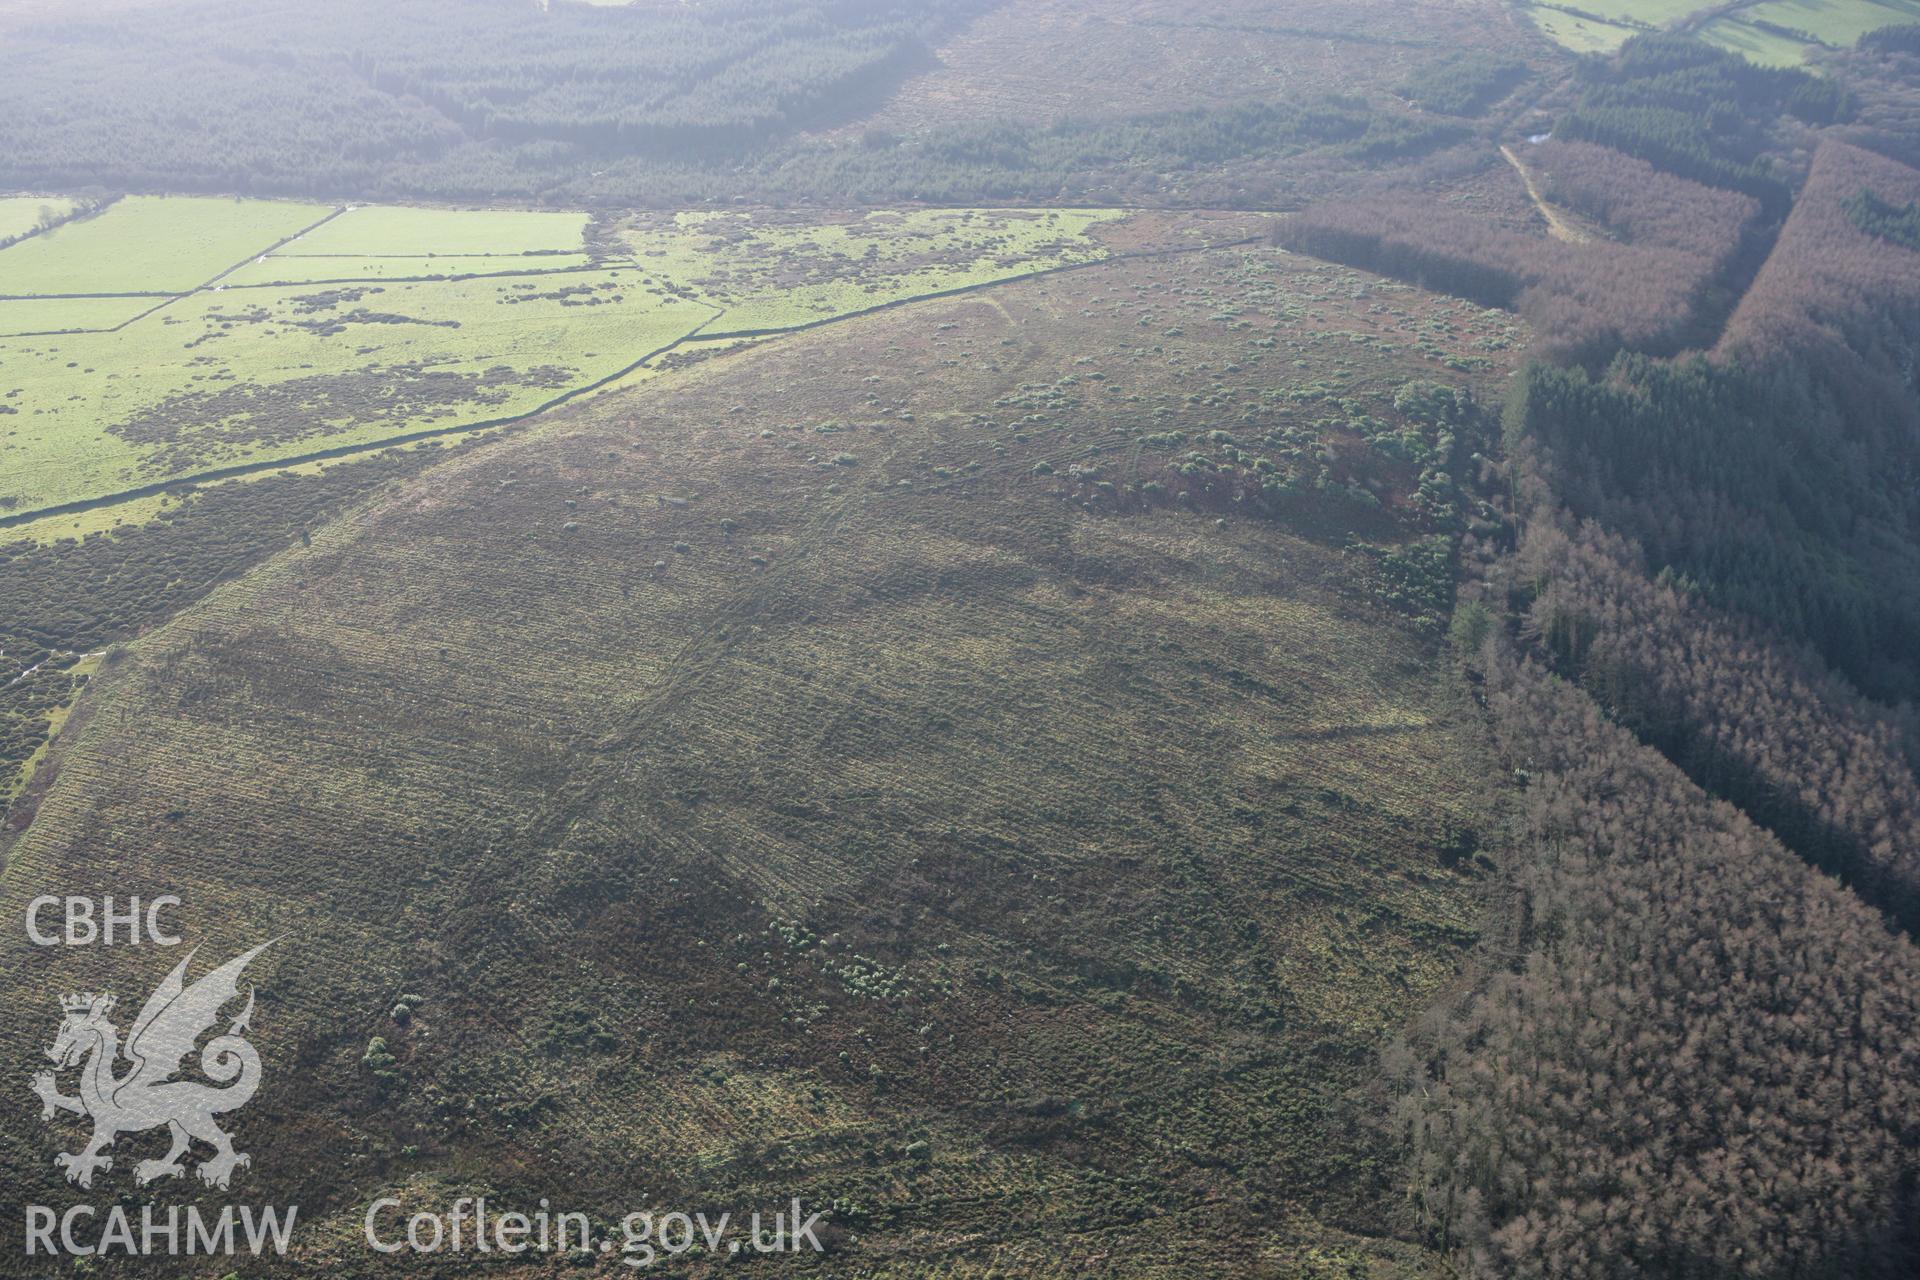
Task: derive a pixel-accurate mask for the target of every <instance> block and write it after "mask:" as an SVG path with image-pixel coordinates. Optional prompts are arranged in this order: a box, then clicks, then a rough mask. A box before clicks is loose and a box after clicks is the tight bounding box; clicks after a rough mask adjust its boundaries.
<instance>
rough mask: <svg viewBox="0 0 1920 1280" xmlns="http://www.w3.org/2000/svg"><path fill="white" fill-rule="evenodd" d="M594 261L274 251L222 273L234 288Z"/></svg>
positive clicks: (565, 267) (580, 265) (503, 271)
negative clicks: (323, 255)
mask: <svg viewBox="0 0 1920 1280" xmlns="http://www.w3.org/2000/svg"><path fill="white" fill-rule="evenodd" d="M592 264H593V260H592V259H591V258H589V257H588V256H587V255H586V254H584V253H551V254H461V255H459V256H457V257H376V258H354V257H344V256H343V257H332V256H327V257H309V256H300V255H281V254H273V255H271V256H269V257H262V258H257V259H255V260H254V261H252V262H249V263H248V264H247V265H246V266H244V267H241V268H240V269H239V270H238V271H236V272H234V273H233V274H232V275H230V276H227V277H225V278H224V279H222V280H221V283H222V284H224V285H227V286H228V287H230V288H246V287H252V286H257V285H271V284H311V283H314V282H332V281H347V280H448V279H458V278H463V277H468V276H504V275H530V274H537V273H545V272H556V271H579V270H584V269H585V268H587V267H590V266H591V265H592Z"/></svg>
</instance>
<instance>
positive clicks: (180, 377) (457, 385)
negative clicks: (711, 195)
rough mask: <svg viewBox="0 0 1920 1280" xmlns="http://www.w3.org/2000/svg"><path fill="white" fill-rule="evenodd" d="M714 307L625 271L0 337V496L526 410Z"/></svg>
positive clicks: (241, 300) (19, 499) (189, 312)
mask: <svg viewBox="0 0 1920 1280" xmlns="http://www.w3.org/2000/svg"><path fill="white" fill-rule="evenodd" d="M711 315H712V311H711V309H709V308H707V307H704V306H701V305H699V304H697V303H692V302H687V301H684V300H681V299H678V298H674V297H671V296H668V295H667V294H666V293H665V292H664V291H663V290H659V289H655V290H648V289H647V288H645V287H644V286H643V285H642V284H641V277H640V275H639V273H637V272H635V271H633V270H630V269H629V270H625V271H621V270H608V271H600V272H590V273H580V274H569V275H566V276H561V277H557V278H555V279H554V280H549V279H548V278H546V277H532V278H525V277H517V278H514V277H510V278H507V279H476V280H464V281H443V282H432V283H418V284H386V285H382V284H372V283H370V284H360V285H329V286H292V287H288V288H283V289H218V290H207V291H204V292H201V293H196V294H192V295H190V296H188V297H186V298H182V299H180V300H178V301H176V302H174V303H172V304H170V305H169V306H167V307H164V308H162V309H161V310H159V311H156V312H154V313H153V314H151V315H149V316H147V317H146V318H145V319H143V320H141V321H139V322H137V323H136V324H133V325H129V326H128V327H127V328H125V329H123V330H121V331H120V332H118V333H112V334H81V335H73V336H67V337H59V338H42V339H21V340H15V341H11V342H8V343H6V344H5V345H4V346H0V371H4V377H5V381H6V383H7V386H8V388H9V395H8V397H7V399H6V400H5V401H4V402H0V403H5V404H6V405H7V406H8V407H9V408H11V409H12V410H13V413H12V414H10V415H6V416H0V476H4V480H0V499H12V500H13V501H14V503H15V504H16V505H18V506H19V507H22V508H26V509H36V508H40V507H45V506H52V505H57V504H59V503H63V502H70V501H74V500H77V499H81V498H86V497H91V496H95V495H98V494H102V493H111V492H115V491H118V490H123V489H129V488H134V487H137V486H139V485H140V484H142V483H146V482H150V481H152V480H156V479H163V478H165V477H167V476H171V475H182V474H191V473H194V472H198V471H204V470H210V469H213V468H217V467H223V466H229V465H233V464H236V463H242V462H246V461H250V460H253V459H256V458H272V457H277V456H293V455H297V454H299V453H302V452H305V451H308V450H311V449H314V448H322V447H331V446H334V445H340V444H348V443H354V442H358V441H363V440H370V439H378V438H382V437H386V436H394V435H399V434H402V433H404V432H407V431H412V430H419V429H421V428H425V427H436V426H444V425H453V424H456V423H459V422H470V421H481V420H487V419H493V418H499V417H505V416H509V415H513V414H518V413H524V412H526V411H528V410H530V409H533V408H537V407H538V406H540V405H542V404H545V403H547V402H549V401H552V400H554V399H557V398H558V397H560V396H561V395H563V394H564V393H565V392H567V391H570V390H574V389H577V388H580V387H582V386H585V385H587V384H589V383H592V382H595V381H598V380H599V379H602V378H605V377H607V376H609V375H611V374H614V373H616V372H618V371H619V370H621V369H623V368H625V367H626V366H627V365H629V364H632V363H633V362H634V361H635V360H637V359H639V358H640V357H641V356H642V355H644V354H646V353H647V352H649V351H652V350H655V349H657V348H660V347H663V346H666V345H667V344H669V343H671V342H672V341H673V340H674V339H676V338H678V337H681V336H682V335H684V334H686V333H687V332H689V331H690V330H692V329H694V328H695V327H697V326H698V325H699V324H700V323H701V322H702V321H704V320H706V319H708V318H709V317H710V316H711Z"/></svg>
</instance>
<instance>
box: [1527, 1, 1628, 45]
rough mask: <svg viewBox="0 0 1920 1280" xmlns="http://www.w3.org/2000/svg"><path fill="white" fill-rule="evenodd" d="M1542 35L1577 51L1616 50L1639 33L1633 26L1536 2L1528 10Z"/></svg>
mask: <svg viewBox="0 0 1920 1280" xmlns="http://www.w3.org/2000/svg"><path fill="white" fill-rule="evenodd" d="M1527 13H1528V15H1529V16H1530V17H1532V19H1533V25H1534V26H1536V27H1538V28H1540V32H1541V34H1542V35H1544V36H1546V37H1547V38H1548V39H1549V40H1552V41H1553V42H1554V43H1555V44H1558V45H1560V46H1561V47H1562V48H1565V49H1571V50H1572V51H1573V52H1575V53H1612V52H1613V51H1614V50H1615V49H1618V48H1619V47H1620V46H1621V45H1623V44H1625V43H1626V42H1627V41H1628V40H1629V39H1630V38H1632V36H1633V35H1634V34H1635V29H1634V28H1632V27H1622V26H1616V25H1614V24H1613V23H1610V22H1595V21H1593V20H1592V19H1590V18H1583V17H1580V16H1579V15H1577V14H1572V13H1566V12H1564V11H1562V10H1559V9H1549V8H1545V7H1543V6H1541V5H1535V6H1533V7H1532V8H1531V9H1529V10H1528V11H1527Z"/></svg>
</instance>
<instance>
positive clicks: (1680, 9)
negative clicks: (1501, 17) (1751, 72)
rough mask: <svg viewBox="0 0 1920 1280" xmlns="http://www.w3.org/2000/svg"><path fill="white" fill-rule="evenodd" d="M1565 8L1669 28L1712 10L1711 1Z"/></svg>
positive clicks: (1597, 0) (1643, 0)
mask: <svg viewBox="0 0 1920 1280" xmlns="http://www.w3.org/2000/svg"><path fill="white" fill-rule="evenodd" d="M1535 7H1536V8H1543V7H1545V6H1540V5H1536V6H1535ZM1566 7H1567V8H1569V9H1578V10H1580V11H1581V12H1582V13H1590V14H1592V15H1593V16H1594V17H1596V18H1605V19H1606V20H1607V21H1608V22H1616V23H1619V24H1621V25H1623V26H1636V27H1666V26H1671V25H1672V24H1673V23H1676V22H1678V21H1680V19H1682V18H1684V17H1686V16H1687V15H1688V14H1691V13H1698V12H1699V11H1700V10H1702V9H1705V8H1709V7H1710V0H1568V3H1567V6H1566Z"/></svg>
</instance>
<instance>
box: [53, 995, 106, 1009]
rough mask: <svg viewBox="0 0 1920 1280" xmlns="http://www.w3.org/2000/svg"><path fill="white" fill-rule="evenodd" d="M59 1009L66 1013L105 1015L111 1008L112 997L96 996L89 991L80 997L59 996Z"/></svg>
mask: <svg viewBox="0 0 1920 1280" xmlns="http://www.w3.org/2000/svg"><path fill="white" fill-rule="evenodd" d="M60 1007H61V1008H62V1009H64V1010H65V1011H66V1012H68V1013H105V1012H106V1011H107V1010H109V1009H111V1008H113V997H112V996H110V995H99V996H97V995H95V994H94V993H93V992H91V991H88V992H86V993H85V994H82V995H73V996H61V997H60Z"/></svg>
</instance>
